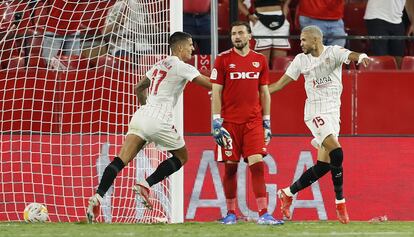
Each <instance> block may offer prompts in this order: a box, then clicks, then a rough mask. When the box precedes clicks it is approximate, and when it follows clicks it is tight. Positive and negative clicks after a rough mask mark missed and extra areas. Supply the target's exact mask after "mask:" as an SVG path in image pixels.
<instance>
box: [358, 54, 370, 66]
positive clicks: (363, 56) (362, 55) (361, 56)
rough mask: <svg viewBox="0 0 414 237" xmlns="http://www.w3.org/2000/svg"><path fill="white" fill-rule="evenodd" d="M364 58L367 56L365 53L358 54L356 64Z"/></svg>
mask: <svg viewBox="0 0 414 237" xmlns="http://www.w3.org/2000/svg"><path fill="white" fill-rule="evenodd" d="M364 58H368V55H367V54H365V53H362V54H360V55H359V57H358V64H360V63H361V62H362V59H364Z"/></svg>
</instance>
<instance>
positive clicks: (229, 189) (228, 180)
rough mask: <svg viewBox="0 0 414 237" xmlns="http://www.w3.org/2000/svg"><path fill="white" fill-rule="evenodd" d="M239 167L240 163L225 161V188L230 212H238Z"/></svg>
mask: <svg viewBox="0 0 414 237" xmlns="http://www.w3.org/2000/svg"><path fill="white" fill-rule="evenodd" d="M237 167H238V164H234V163H225V164H224V177H223V189H224V195H225V196H226V204H227V211H228V213H232V214H235V212H236V191H237Z"/></svg>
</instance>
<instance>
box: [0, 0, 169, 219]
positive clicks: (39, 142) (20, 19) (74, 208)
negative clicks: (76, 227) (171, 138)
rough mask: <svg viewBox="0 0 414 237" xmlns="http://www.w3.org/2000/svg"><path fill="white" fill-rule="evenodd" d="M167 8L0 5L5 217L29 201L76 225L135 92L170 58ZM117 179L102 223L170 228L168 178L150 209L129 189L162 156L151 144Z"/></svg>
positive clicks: (0, 183)
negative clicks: (160, 62)
mask: <svg viewBox="0 0 414 237" xmlns="http://www.w3.org/2000/svg"><path fill="white" fill-rule="evenodd" d="M168 4H169V1H166V0H123V1H108V0H101V1H86V0H85V1H71V0H50V1H36V0H32V1H2V2H1V3H0V59H1V61H0V64H1V65H0V88H1V91H2V93H1V95H0V107H1V113H0V128H1V133H0V141H1V147H0V160H1V162H0V220H22V218H23V216H22V213H23V209H24V207H25V206H26V205H27V204H29V203H31V202H39V203H43V204H45V205H46V206H47V207H48V210H49V217H50V220H51V221H79V220H81V219H83V218H84V216H85V206H86V204H87V199H88V198H89V197H90V196H91V195H92V194H93V193H94V191H95V189H96V187H97V185H98V183H99V179H100V176H101V174H102V172H103V170H104V168H105V167H106V165H107V164H108V163H109V162H110V160H112V157H114V156H115V155H116V154H117V152H119V150H120V146H121V145H122V142H123V140H124V134H125V133H126V132H127V129H128V123H129V119H130V117H131V116H132V114H133V113H134V112H135V110H136V109H137V108H138V107H137V106H138V101H137V99H136V96H135V92H134V85H135V84H136V83H137V82H138V80H139V79H140V77H141V76H142V75H143V74H144V73H145V71H146V70H148V69H149V67H150V66H151V65H152V64H153V63H154V62H155V61H156V60H159V59H161V58H163V57H164V56H165V55H167V54H168V46H167V39H168V35H169V18H170V17H169V15H170V12H169V5H168ZM138 156H139V158H138V159H135V160H134V161H133V162H131V163H130V164H129V165H128V166H127V167H126V168H125V169H124V170H123V171H122V173H121V174H119V175H118V178H117V179H116V181H115V183H114V186H113V187H111V189H110V190H109V191H108V195H107V196H106V197H105V199H104V200H105V201H104V203H103V206H102V209H101V215H100V217H99V218H98V220H99V221H106V222H154V221H170V216H171V203H170V201H169V185H170V183H169V181H168V180H166V181H164V182H163V183H161V184H159V185H158V186H156V187H154V192H153V198H154V202H155V208H154V210H153V211H147V210H145V209H144V208H143V207H142V206H140V205H141V204H140V202H139V200H137V199H136V197H135V194H134V193H133V192H132V189H131V187H132V185H133V184H135V182H136V180H137V179H138V180H142V179H144V178H145V177H146V176H148V175H149V174H150V173H151V172H152V171H153V170H154V168H155V167H156V166H157V165H158V164H159V162H161V161H162V160H163V159H165V158H166V154H165V153H161V152H159V151H157V150H155V148H154V147H151V146H150V147H147V148H146V149H145V150H144V151H143V152H141V153H140V154H139V155H138Z"/></svg>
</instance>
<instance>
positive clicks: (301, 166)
mask: <svg viewBox="0 0 414 237" xmlns="http://www.w3.org/2000/svg"><path fill="white" fill-rule="evenodd" d="M312 166H313V159H312V153H311V152H310V151H301V152H300V155H299V160H298V163H297V165H296V170H295V175H294V177H293V180H297V179H299V177H300V176H301V175H302V174H303V172H304V170H307V169H308V168H310V167H312ZM310 188H311V191H312V194H313V200H298V199H297V196H298V195H295V196H294V197H293V202H292V206H291V207H290V212H291V213H292V215H293V212H294V210H295V209H296V208H316V211H317V213H318V218H319V220H327V219H328V216H327V214H326V209H325V204H324V202H323V197H322V193H321V188H320V186H319V182H317V181H316V182H315V183H313V184H312V185H311V186H310Z"/></svg>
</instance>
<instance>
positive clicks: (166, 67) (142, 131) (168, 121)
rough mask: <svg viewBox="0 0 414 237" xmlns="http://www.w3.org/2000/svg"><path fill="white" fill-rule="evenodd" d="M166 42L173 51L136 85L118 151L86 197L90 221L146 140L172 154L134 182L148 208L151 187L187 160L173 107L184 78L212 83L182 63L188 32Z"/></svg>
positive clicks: (188, 55)
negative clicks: (132, 110) (131, 112)
mask: <svg viewBox="0 0 414 237" xmlns="http://www.w3.org/2000/svg"><path fill="white" fill-rule="evenodd" d="M168 44H169V46H170V48H171V51H172V55H171V56H168V57H166V58H165V59H163V60H161V61H159V62H157V63H156V64H155V65H154V66H153V67H152V68H151V69H150V70H149V71H148V72H147V73H146V76H145V77H144V78H143V79H142V80H140V81H139V83H138V85H137V86H136V88H135V89H136V93H137V96H138V101H139V102H140V103H141V105H142V106H141V107H140V108H139V109H138V110H137V111H136V112H135V114H134V116H133V117H132V119H131V121H130V124H129V130H128V133H127V136H126V138H125V141H124V143H123V145H122V148H121V151H120V152H119V154H118V156H117V157H115V158H114V160H113V161H112V162H111V163H110V164H109V165H108V166H107V167H106V168H105V171H104V173H103V175H102V179H101V181H100V183H99V186H98V189H97V190H96V194H95V195H94V196H92V197H91V198H90V199H89V205H88V208H87V210H86V213H87V218H88V221H89V222H93V221H94V220H95V218H96V216H97V214H98V213H99V205H100V203H101V201H102V197H103V196H104V195H105V193H106V192H107V191H108V189H109V187H111V185H112V184H113V182H114V180H115V178H116V176H117V174H118V173H119V172H120V171H121V170H122V169H123V168H124V167H125V165H127V164H128V163H129V162H130V161H131V160H133V159H134V158H135V157H136V156H137V154H138V152H139V151H140V150H141V149H143V147H144V146H145V145H146V144H147V143H150V142H154V143H155V144H156V145H157V147H158V148H161V149H162V150H167V151H169V153H171V154H172V157H170V158H169V159H166V160H164V161H163V162H161V163H160V164H159V165H158V167H157V169H156V170H155V171H154V173H152V174H151V175H150V176H149V177H147V178H146V180H145V181H144V182H141V183H138V184H137V185H135V186H134V191H135V192H136V193H137V194H139V195H140V196H141V198H142V202H143V204H144V205H146V206H147V207H148V208H150V209H152V204H151V202H150V187H151V186H153V185H155V184H157V183H159V182H161V181H162V180H164V179H165V178H166V177H168V176H170V175H171V174H173V173H174V172H176V171H177V170H179V169H180V168H181V166H183V165H184V164H185V163H186V162H187V160H188V152H187V148H186V146H185V143H184V139H183V137H182V136H181V135H180V134H179V133H178V132H177V130H176V129H175V126H174V122H173V121H174V117H173V114H174V113H173V109H174V106H175V105H176V103H177V100H178V98H179V97H180V95H181V94H182V92H183V90H184V87H185V85H186V84H187V82H189V81H191V82H194V83H196V84H198V85H200V86H203V87H205V88H207V89H211V83H210V81H209V79H208V78H207V77H205V76H203V75H201V74H200V72H199V71H198V70H197V69H196V68H194V67H193V66H191V65H189V64H186V63H185V61H188V60H190V59H191V54H192V52H193V51H194V47H193V41H192V38H191V35H189V34H187V33H184V32H175V33H174V34H172V35H171V36H170V38H169V40H168ZM148 88H149V92H148V98H147V93H146V91H147V89H148Z"/></svg>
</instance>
